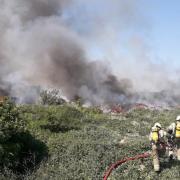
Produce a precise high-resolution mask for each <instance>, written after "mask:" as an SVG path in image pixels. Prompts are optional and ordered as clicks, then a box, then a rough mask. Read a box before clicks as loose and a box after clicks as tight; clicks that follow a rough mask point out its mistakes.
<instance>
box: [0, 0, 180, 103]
mask: <svg viewBox="0 0 180 180" xmlns="http://www.w3.org/2000/svg"><path fill="white" fill-rule="evenodd" d="M98 2H99V3H100V5H101V4H102V3H103V2H104V3H107V4H108V5H109V9H108V10H109V11H108V12H109V13H110V14H109V13H107V12H106V11H104V12H105V13H104V14H102V15H101V14H98V13H95V14H94V15H92V14H90V12H88V8H87V11H83V12H82V9H83V8H79V5H83V6H84V7H85V8H86V7H89V8H90V6H91V3H93V4H95V3H97V1H95V0H93V1H83V0H77V1H75V0H18V1H7V0H0V4H1V11H0V39H1V41H0V95H11V96H16V97H18V98H19V102H28V103H29V102H34V101H36V99H37V97H38V95H39V92H40V87H50V88H59V89H61V90H62V93H63V95H65V96H66V97H67V98H68V99H73V98H74V96H76V95H78V96H80V97H82V98H83V100H84V101H85V102H90V103H91V104H104V103H114V102H115V103H124V102H135V101H144V102H145V101H146V102H148V101H153V102H155V101H156V100H157V98H155V97H159V96H154V94H153V95H150V94H149V93H142V95H140V90H141V89H143V90H147V89H149V88H150V87H151V91H152V90H156V91H157V92H161V91H166V90H167V91H166V92H169V90H168V88H169V87H174V86H176V87H179V86H178V85H177V83H176V82H175V84H176V85H174V84H173V85H172V82H171V80H169V78H167V80H165V78H164V75H165V74H166V73H167V71H166V68H165V67H163V68H161V72H159V70H160V69H159V68H157V69H156V70H154V69H155V68H154V66H153V64H152V63H151V62H150V60H149V57H148V48H145V47H146V46H145V45H144V44H143V43H141V41H140V40H139V39H138V38H137V39H138V40H136V41H134V38H132V39H131V38H129V41H130V42H128V45H129V47H128V48H129V50H130V52H132V54H133V55H134V58H135V61H131V60H129V59H126V61H125V60H124V58H123V57H121V56H119V54H118V55H117V56H116V53H117V51H118V48H117V47H116V46H115V44H116V43H117V39H118V38H117V30H116V29H118V32H120V33H121V31H126V30H129V29H131V28H137V29H138V28H139V26H143V25H144V19H143V18H141V13H140V11H139V8H138V5H139V4H138V3H135V2H134V1H132V0H127V1H122V0H120V1H117V0H115V1H114V4H113V3H112V2H111V1H110V0H105V1H102V0H100V1H98ZM111 5H112V7H111ZM114 8H115V11H114ZM68 10H69V11H70V12H68V13H67V11H68ZM97 12H98V10H97ZM83 13H84V14H83ZM88 20H90V22H89V23H88ZM117 20H118V21H120V25H119V24H117ZM111 27H112V28H111ZM89 42H94V45H95V44H96V46H99V47H101V48H102V49H103V51H104V52H106V53H107V54H108V55H109V57H108V58H112V59H119V61H118V62H119V63H120V64H121V66H118V67H119V72H118V73H116V74H118V76H117V75H115V74H114V73H113V72H112V71H111V68H109V65H108V64H107V62H104V61H92V60H91V59H89V57H88V56H87V54H88V50H89V49H88V46H86V44H88V43H89ZM132 49H133V50H132ZM121 58H122V59H121ZM137 59H140V61H138V62H137ZM132 62H133V63H132ZM132 67H133V68H132ZM152 72H153V73H152ZM162 79H163V80H165V81H164V82H163V83H162V86H161V88H159V87H158V85H159V82H161V81H162ZM169 82H170V83H169ZM143 84H144V85H143ZM169 84H171V86H169ZM160 94H162V93H160ZM178 95H179V93H178V92H174V94H173V96H171V95H170V93H164V94H163V97H164V96H165V97H166V98H164V99H163V98H158V100H159V101H165V102H167V103H172V102H175V103H178V102H179V100H177V98H174V96H175V97H176V96H178ZM160 97H161V95H160Z"/></svg>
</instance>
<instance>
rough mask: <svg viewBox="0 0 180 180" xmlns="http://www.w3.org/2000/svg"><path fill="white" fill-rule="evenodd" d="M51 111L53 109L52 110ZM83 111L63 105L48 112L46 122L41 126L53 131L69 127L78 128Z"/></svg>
mask: <svg viewBox="0 0 180 180" xmlns="http://www.w3.org/2000/svg"><path fill="white" fill-rule="evenodd" d="M52 112H53V111H52ZM82 117H83V113H81V112H80V111H79V110H77V109H76V108H74V107H71V106H63V107H60V108H59V109H58V111H54V112H53V113H50V114H49V116H48V124H47V125H45V126H43V127H45V128H46V129H50V130H51V131H53V132H59V131H62V132H64V131H68V130H71V129H79V128H80V127H81V125H82V121H81V120H82Z"/></svg>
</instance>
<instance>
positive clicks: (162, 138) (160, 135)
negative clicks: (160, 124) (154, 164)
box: [149, 127, 167, 143]
mask: <svg viewBox="0 0 180 180" xmlns="http://www.w3.org/2000/svg"><path fill="white" fill-rule="evenodd" d="M154 131H156V127H152V130H151V132H150V135H149V140H150V141H151V142H154V137H153V136H154V134H153V133H154ZM157 133H158V140H157V142H156V143H159V142H164V141H165V137H166V134H167V133H166V131H164V130H162V129H160V130H158V131H157Z"/></svg>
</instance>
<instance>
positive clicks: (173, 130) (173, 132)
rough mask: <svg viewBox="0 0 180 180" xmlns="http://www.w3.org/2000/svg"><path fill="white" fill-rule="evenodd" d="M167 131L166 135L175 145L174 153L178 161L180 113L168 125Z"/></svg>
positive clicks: (179, 154)
mask: <svg viewBox="0 0 180 180" xmlns="http://www.w3.org/2000/svg"><path fill="white" fill-rule="evenodd" d="M167 132H168V137H170V138H171V139H172V142H173V143H174V145H175V149H176V150H175V151H176V152H175V154H176V156H177V159H178V160H179V161H180V115H179V116H177V117H176V122H174V123H172V124H171V125H170V126H169V127H168V130H167ZM171 154H173V150H172V151H171Z"/></svg>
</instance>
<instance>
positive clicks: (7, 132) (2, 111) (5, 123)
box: [0, 100, 26, 142]
mask: <svg viewBox="0 0 180 180" xmlns="http://www.w3.org/2000/svg"><path fill="white" fill-rule="evenodd" d="M25 124H26V123H25V121H24V120H23V119H22V117H21V112H20V110H19V109H18V108H17V107H16V106H15V104H14V103H13V102H11V101H10V100H7V101H5V102H4V103H1V104H0V142H4V141H7V140H8V139H9V138H11V137H12V136H14V135H15V134H17V133H20V132H23V131H24V129H25Z"/></svg>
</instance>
